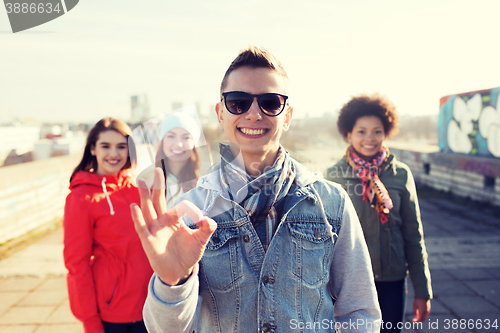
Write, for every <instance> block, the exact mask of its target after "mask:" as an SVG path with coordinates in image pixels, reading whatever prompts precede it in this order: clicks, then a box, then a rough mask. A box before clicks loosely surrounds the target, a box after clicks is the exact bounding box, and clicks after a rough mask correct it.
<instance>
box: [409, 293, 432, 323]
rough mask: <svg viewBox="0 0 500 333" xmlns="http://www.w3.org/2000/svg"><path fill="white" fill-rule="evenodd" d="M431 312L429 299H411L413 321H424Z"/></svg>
mask: <svg viewBox="0 0 500 333" xmlns="http://www.w3.org/2000/svg"><path fill="white" fill-rule="evenodd" d="M430 313H431V300H430V299H427V298H415V299H414V300H413V316H414V318H413V322H416V321H424V320H426V319H427V317H428V316H429V314H430Z"/></svg>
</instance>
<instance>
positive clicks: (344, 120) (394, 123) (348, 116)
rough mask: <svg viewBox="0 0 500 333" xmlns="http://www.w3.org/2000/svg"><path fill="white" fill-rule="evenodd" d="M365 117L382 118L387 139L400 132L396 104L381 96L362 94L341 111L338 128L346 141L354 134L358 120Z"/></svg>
mask: <svg viewBox="0 0 500 333" xmlns="http://www.w3.org/2000/svg"><path fill="white" fill-rule="evenodd" d="M365 116H375V117H378V118H380V120H381V121H382V124H383V125H384V132H385V136H386V138H391V137H392V136H394V135H395V134H396V133H397V132H398V131H399V116H398V112H397V110H396V107H395V106H394V104H392V102H391V101H389V100H388V99H387V98H386V97H384V96H381V95H379V94H373V95H365V94H362V95H358V96H354V97H353V98H351V100H350V101H349V102H347V103H346V104H344V106H343V107H342V109H340V113H339V118H338V120H337V127H338V129H339V132H340V134H341V135H342V136H343V137H344V139H346V138H347V134H348V133H351V132H352V129H353V128H354V125H355V124H356V121H357V120H358V118H361V117H365Z"/></svg>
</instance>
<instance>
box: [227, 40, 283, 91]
mask: <svg viewBox="0 0 500 333" xmlns="http://www.w3.org/2000/svg"><path fill="white" fill-rule="evenodd" d="M244 66H248V67H252V68H270V69H272V70H274V71H276V72H277V73H278V74H279V75H281V76H282V77H283V78H284V79H285V83H286V82H287V80H288V76H287V75H286V72H285V69H284V68H283V66H282V65H281V63H280V62H279V60H278V59H276V57H275V56H273V55H272V54H271V53H270V52H269V51H267V50H266V49H265V48H259V47H256V46H250V47H248V48H247V49H245V50H243V51H241V52H240V53H239V54H238V56H237V57H236V59H234V60H233V62H232V63H231V65H230V66H229V68H228V69H227V71H226V74H224V78H223V79H222V83H221V85H220V91H221V93H222V92H223V91H224V88H226V85H227V79H228V77H229V74H231V72H233V71H234V70H236V69H238V68H240V67H244Z"/></svg>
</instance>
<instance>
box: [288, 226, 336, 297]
mask: <svg viewBox="0 0 500 333" xmlns="http://www.w3.org/2000/svg"><path fill="white" fill-rule="evenodd" d="M288 228H289V230H290V234H291V236H292V237H291V246H292V258H291V260H292V267H293V273H294V274H295V275H296V276H297V277H299V278H300V279H301V280H302V281H303V282H305V284H306V285H309V286H311V287H317V286H318V285H319V284H321V282H323V281H325V280H328V279H329V275H330V273H329V271H330V261H331V256H332V251H333V245H334V243H335V240H336V239H337V235H336V234H335V233H333V232H332V227H331V225H329V224H325V223H320V222H290V223H288Z"/></svg>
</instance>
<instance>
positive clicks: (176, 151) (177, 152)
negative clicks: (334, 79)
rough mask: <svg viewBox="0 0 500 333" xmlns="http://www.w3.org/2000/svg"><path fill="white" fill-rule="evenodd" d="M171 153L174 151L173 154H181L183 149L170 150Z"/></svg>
mask: <svg viewBox="0 0 500 333" xmlns="http://www.w3.org/2000/svg"><path fill="white" fill-rule="evenodd" d="M172 153H174V154H183V153H184V150H172Z"/></svg>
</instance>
